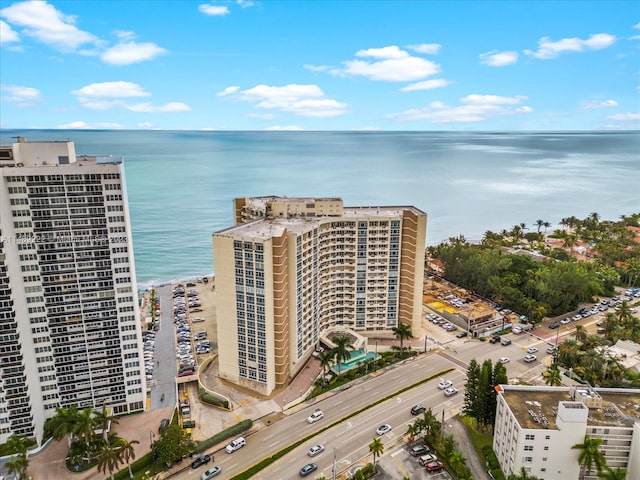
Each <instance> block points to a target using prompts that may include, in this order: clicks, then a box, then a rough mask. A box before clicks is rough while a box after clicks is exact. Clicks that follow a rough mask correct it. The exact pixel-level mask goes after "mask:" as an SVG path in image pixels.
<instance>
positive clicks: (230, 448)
mask: <svg viewBox="0 0 640 480" xmlns="http://www.w3.org/2000/svg"><path fill="white" fill-rule="evenodd" d="M246 444H247V441H246V440H245V439H244V437H238V438H236V439H235V440H234V441H233V442H231V443H230V444H229V445H227V446H226V447H225V450H226V451H227V453H233V452H235V451H236V450H239V449H240V448H242V447H244V446H245V445H246Z"/></svg>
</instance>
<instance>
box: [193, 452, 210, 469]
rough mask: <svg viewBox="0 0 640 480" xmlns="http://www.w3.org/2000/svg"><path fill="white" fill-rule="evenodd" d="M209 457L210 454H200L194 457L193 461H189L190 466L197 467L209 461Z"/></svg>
mask: <svg viewBox="0 0 640 480" xmlns="http://www.w3.org/2000/svg"><path fill="white" fill-rule="evenodd" d="M211 459H212V457H211V455H200V456H199V457H196V459H195V460H194V461H193V462H191V468H198V467H201V466H202V465H206V464H207V463H209V462H210V461H211Z"/></svg>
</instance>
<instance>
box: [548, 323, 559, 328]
mask: <svg viewBox="0 0 640 480" xmlns="http://www.w3.org/2000/svg"><path fill="white" fill-rule="evenodd" d="M559 326H560V322H552V323H550V324H549V328H550V329H551V330H555V329H556V328H558V327H559Z"/></svg>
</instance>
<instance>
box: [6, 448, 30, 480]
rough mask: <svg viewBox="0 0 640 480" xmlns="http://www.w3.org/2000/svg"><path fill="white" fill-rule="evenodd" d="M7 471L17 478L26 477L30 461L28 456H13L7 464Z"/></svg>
mask: <svg viewBox="0 0 640 480" xmlns="http://www.w3.org/2000/svg"><path fill="white" fill-rule="evenodd" d="M5 467H6V468H7V471H8V472H9V473H10V474H11V475H15V476H16V477H17V478H22V477H24V476H26V473H27V468H29V459H28V458H27V455H26V454H18V455H12V456H11V458H9V460H8V461H7V462H6V463H5Z"/></svg>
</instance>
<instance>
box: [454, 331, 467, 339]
mask: <svg viewBox="0 0 640 480" xmlns="http://www.w3.org/2000/svg"><path fill="white" fill-rule="evenodd" d="M467 335H468V333H467V332H460V333H457V334H456V337H457V338H464V337H466V336H467Z"/></svg>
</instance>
